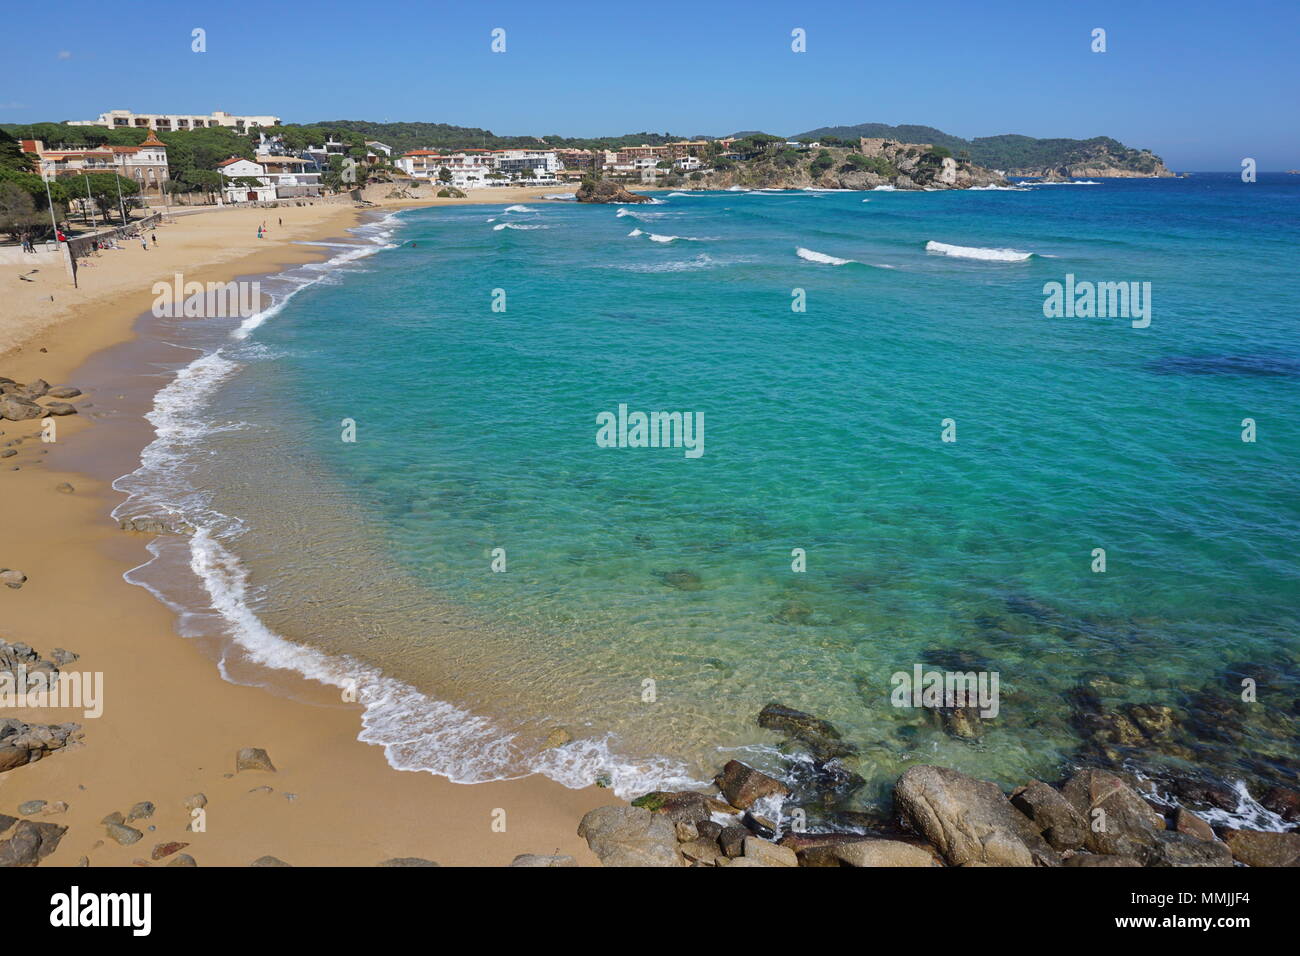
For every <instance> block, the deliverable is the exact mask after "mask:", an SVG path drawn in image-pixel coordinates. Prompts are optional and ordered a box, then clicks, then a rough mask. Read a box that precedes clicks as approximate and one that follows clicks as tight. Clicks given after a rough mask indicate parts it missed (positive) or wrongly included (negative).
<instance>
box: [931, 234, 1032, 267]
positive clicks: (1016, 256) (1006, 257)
mask: <svg viewBox="0 0 1300 956" xmlns="http://www.w3.org/2000/svg"><path fill="white" fill-rule="evenodd" d="M925 251H926V252H937V253H939V254H941V255H945V256H953V257H955V258H958V259H981V260H983V261H985V262H1024V261H1025V260H1026V259H1029V258H1032V257H1033V255H1034V254H1033V253H1032V252H1020V251H1019V250H1017V249H982V248H980V247H979V246H952V245H949V244H948V243H946V242H935V241H934V240H933V239H931V240H930V241H929V242H927V243H926V244H925Z"/></svg>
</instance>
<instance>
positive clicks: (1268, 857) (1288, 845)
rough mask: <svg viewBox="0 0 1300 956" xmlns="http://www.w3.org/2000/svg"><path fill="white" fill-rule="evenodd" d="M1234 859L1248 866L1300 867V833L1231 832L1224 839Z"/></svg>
mask: <svg viewBox="0 0 1300 956" xmlns="http://www.w3.org/2000/svg"><path fill="white" fill-rule="evenodd" d="M1223 839H1224V841H1225V842H1226V843H1227V844H1228V849H1229V850H1230V851H1231V853H1232V856H1233V858H1234V859H1236V860H1238V861H1240V862H1242V863H1245V864H1246V865H1247V866H1296V865H1300V833H1297V832H1295V831H1292V832H1290V833H1272V832H1268V831H1264V830H1229V831H1228V832H1227V833H1226V834H1224V837H1223Z"/></svg>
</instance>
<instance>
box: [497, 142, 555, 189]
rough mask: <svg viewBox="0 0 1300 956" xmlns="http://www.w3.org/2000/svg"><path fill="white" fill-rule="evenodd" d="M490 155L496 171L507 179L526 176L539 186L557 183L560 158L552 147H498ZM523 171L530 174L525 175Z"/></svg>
mask: <svg viewBox="0 0 1300 956" xmlns="http://www.w3.org/2000/svg"><path fill="white" fill-rule="evenodd" d="M492 155H493V157H494V163H495V167H496V172H498V173H500V174H501V175H503V176H505V177H507V178H508V179H524V178H528V180H529V182H532V183H535V184H537V185H539V186H550V185H555V184H557V183H559V178H558V176H557V174H558V173H559V171H560V159H559V157H558V156H557V155H556V153H555V150H553V149H498V150H494V151H493V154H492ZM525 171H528V172H529V173H531V176H529V177H525V176H524V172H525Z"/></svg>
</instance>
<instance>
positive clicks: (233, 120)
mask: <svg viewBox="0 0 1300 956" xmlns="http://www.w3.org/2000/svg"><path fill="white" fill-rule="evenodd" d="M68 125H69V126H103V127H104V128H105V129H154V130H160V131H166V130H191V129H205V128H213V127H218V126H224V127H227V128H229V129H233V130H235V131H236V132H239V133H246V132H248V131H250V130H254V129H257V128H258V127H262V126H279V125H280V117H278V116H236V115H234V114H232V113H225V112H222V111H221V110H217V111H216V112H215V113H208V114H206V115H205V114H199V113H134V112H132V111H131V110H109V111H108V112H107V113H100V114H99V119H93V120H70V121H69V122H68Z"/></svg>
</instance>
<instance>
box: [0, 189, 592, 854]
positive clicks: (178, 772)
mask: <svg viewBox="0 0 1300 956" xmlns="http://www.w3.org/2000/svg"><path fill="white" fill-rule="evenodd" d="M557 191H561V192H562V191H563V190H557V189H556V188H555V187H548V188H545V189H518V190H504V189H502V190H488V191H482V192H481V193H479V194H472V195H470V196H468V197H467V198H465V199H463V200H435V201H433V202H432V203H430V202H418V203H414V204H418V205H427V204H452V203H467V202H481V203H488V202H498V203H499V202H516V201H520V200H524V199H531V200H537V199H540V198H541V197H542V196H543V195H545V194H546V193H553V192H557ZM412 204H413V203H410V202H405V201H400V200H390V201H383V200H381V201H379V203H378V205H379V207H381V208H396V207H399V206H402V205H412ZM363 215H365V212H364V211H362V210H358V209H357V208H356V207H354V205H353V204H351V203H339V204H330V203H317V204H315V205H313V206H290V207H287V208H282V209H269V208H226V209H213V210H206V211H202V212H196V213H190V212H188V211H186V214H181V215H176V216H175V217H174V220H173V221H172V222H169V223H166V224H164V225H162V226H160V227H159V228H158V229H157V237H158V245H157V246H155V247H152V248H150V249H148V250H144V249H141V248H140V246H139V244H138V243H136V244H131V243H123V248H122V249H121V250H112V251H106V252H104V253H103V254H102V255H100V256H98V257H92V258H91V259H90V260H88V262H87V263H84V264H83V268H82V269H81V270H80V274H79V280H80V281H79V288H77V289H75V290H74V289H73V288H72V287H71V284H70V282H69V280H68V278H67V276H66V274H65V273H64V271H63V268H62V264H61V263H60V262H58V261H57V259H55V257H54V256H49V257H48V259H49V260H50V261H49V262H45V261H42V262H41V263H40V264H39V265H36V266H31V265H26V264H25V263H24V265H23V266H22V267H19V266H10V265H6V266H4V267H2V268H3V273H2V274H3V278H2V279H0V282H2V283H3V295H4V297H5V303H6V307H5V318H4V320H3V321H2V322H0V375H3V376H7V377H9V378H12V379H15V380H17V381H19V382H28V381H31V380H33V379H36V378H42V379H45V380H47V381H48V382H50V383H51V384H55V385H58V384H65V383H66V384H71V385H78V384H79V383H78V381H77V373H78V369H79V368H80V367H81V366H82V365H83V364H84V363H85V362H86V361H87V360H88V359H89V358H90V357H91V356H94V355H96V354H97V353H100V352H102V351H103V350H105V349H108V348H110V347H112V346H114V345H117V344H120V343H122V342H125V341H127V340H129V339H131V338H132V337H133V336H134V335H135V331H134V328H135V325H136V320H137V319H138V317H139V316H140V315H141V314H142V313H143V312H145V311H146V310H147V309H148V308H149V306H150V304H151V302H152V298H153V296H152V294H151V291H150V289H151V286H152V284H153V283H154V282H156V281H160V280H162V281H170V280H171V278H172V276H173V275H174V274H175V273H177V272H181V273H183V274H184V275H185V278H186V280H197V281H202V282H208V281H226V280H229V279H232V278H234V277H235V276H248V275H265V274H270V273H274V272H276V271H278V270H279V269H280V268H282V267H283V266H286V265H290V264H293V263H299V262H305V261H312V260H317V259H320V258H323V255H322V254H321V250H320V249H319V248H318V247H317V248H314V247H312V246H311V245H303V244H298V243H303V242H310V241H312V240H323V239H326V238H328V237H340V236H344V235H345V230H346V229H347V228H348V227H349V226H352V225H354V224H356V223H357V222H359V221H360V218H361V217H362V216H363ZM281 218H283V220H284V224H283V227H281V226H280V225H279V220H280V219H281ZM263 222H265V223H266V224H267V225H268V228H269V230H270V234H269V236H268V237H267V238H265V239H260V240H259V239H258V238H257V227H258V225H259V224H261V223H263ZM31 268H39V270H40V271H39V272H38V273H36V274H34V275H29V279H31V280H33V281H23V280H21V279H19V278H18V275H19V274H20V273H24V272H27V271H28V270H29V269H31ZM163 381H165V377H163V378H161V379H160V378H159V373H158V370H156V369H151V368H141V369H137V370H126V374H125V376H124V379H123V381H122V390H121V392H116V391H109V392H105V391H104V390H102V389H101V390H100V391H99V392H98V393H95V392H90V391H87V392H86V394H84V395H82V396H80V397H78V398H76V399H74V400H73V403H74V404H76V405H78V406H79V411H80V413H79V414H78V415H75V416H68V417H64V418H61V419H59V420H58V425H59V430H58V441H57V442H56V443H53V444H48V443H42V442H41V440H40V438H39V435H40V423H39V421H27V422H9V421H4V422H0V432H3V434H0V446H2V445H4V444H5V443H7V442H11V441H13V440H14V439H15V438H21V439H22V442H21V443H20V444H17V445H15V446H12V447H13V448H14V449H15V450H16V451H17V454H16V455H14V456H10V457H6V458H4V459H3V460H2V461H0V482H3V485H0V489H2V491H3V493H0V526H2V527H3V528H4V531H5V533H4V536H3V542H2V543H0V566H3V567H9V568H16V569H19V570H21V571H22V572H23V573H25V574H26V575H27V578H28V580H27V582H26V583H25V584H24V586H23V587H22V588H21V589H9V588H4V589H0V621H3V627H2V628H0V639H3V640H6V641H8V642H10V643H15V642H22V643H25V644H27V645H30V646H31V647H32V648H34V649H35V650H36V651H37V652H39V653H40V654H41V655H42V656H45V657H48V656H49V654H50V652H51V651H52V650H53V649H54V648H56V647H59V648H66V649H67V650H70V651H73V652H75V653H77V654H79V655H80V658H79V660H77V661H76V662H75V663H73V664H69V665H67V667H66V668H65V670H67V669H71V670H76V671H79V672H97V673H102V675H103V677H102V681H103V699H104V703H103V714H102V716H100V717H98V718H90V719H85V718H83V717H82V716H81V713H80V711H71V712H70V711H68V710H62V709H59V710H46V711H39V710H21V709H20V710H6V711H4V712H3V714H0V716H4V717H17V718H18V719H20V720H24V721H27V722H29V723H37V722H38V723H65V722H68V721H74V722H76V723H79V724H81V725H82V730H83V734H84V736H83V738H82V740H81V742H80V743H78V744H76V745H74V746H71V747H68V748H67V749H65V750H62V751H59V752H56V753H53V754H52V755H50V756H48V757H47V758H46V759H43V760H41V761H39V762H36V763H31V764H28V765H26V766H22V767H18V768H16V769H14V770H11V771H9V772H7V773H4V774H2V775H0V814H11V815H12V814H16V813H17V807H18V806H19V805H20V804H23V803H25V802H27V801H33V800H44V801H47V803H48V804H49V805H50V807H47V808H46V811H45V812H44V813H43V812H41V811H38V812H36V813H29V814H25V815H26V816H28V817H29V818H30V819H34V820H41V821H46V822H50V823H56V824H58V825H60V826H65V827H67V828H68V830H67V832H66V834H65V835H64V836H63V838H62V841H61V842H60V844H59V846H58V848H57V850H56V851H55V852H54V853H53V854H52V855H51V856H49V857H48V858H47V859H46V860H45V861H44V865H46V866H58V865H64V866H74V865H77V864H78V862H79V861H81V860H82V859H83V858H85V859H86V860H88V862H89V865H91V866H113V865H130V864H131V863H133V862H136V861H141V862H150V857H151V851H152V849H153V848H154V846H155V845H156V844H161V843H167V842H171V841H177V842H181V843H188V844H189V846H188V847H186V848H185V849H184V852H185V853H188V854H190V855H192V856H193V857H194V859H195V860H196V861H197V863H198V865H199V866H214V865H217V866H241V865H247V864H249V863H250V862H251V861H253V860H255V859H257V858H259V857H262V856H265V855H272V856H275V857H277V858H279V859H281V860H284V861H286V862H288V863H290V864H292V865H330V864H332V865H358V866H371V865H375V864H378V863H379V862H381V861H383V860H386V859H389V858H394V857H421V858H424V859H428V860H433V861H436V862H437V863H439V864H441V865H444V866H445V865H490V866H497V865H506V864H509V863H510V862H511V860H512V859H513V858H514V857H515V856H516V855H517V854H521V853H534V854H568V855H571V856H573V857H574V858H576V859H577V861H578V862H579V864H580V865H592V864H594V863H595V862H596V858H595V856H594V855H593V854H592V853H591V852H590V851H589V850H588V849H587V846H586V843H585V842H584V841H583V840H582V839H580V838H579V837H578V836H577V834H576V832H575V831H576V827H577V823H578V821H579V820H580V819H581V817H582V815H583V814H584V813H585V812H586V811H587V810H589V809H591V808H593V807H595V806H599V805H602V804H609V803H615V802H617V801H616V800H615V798H614V797H613V795H612V794H611V793H610V792H608V791H604V790H599V789H596V788H591V789H589V790H585V791H575V790H569V789H566V788H564V787H562V786H560V785H559V784H556V783H554V782H552V781H549V780H546V779H543V778H539V777H530V778H527V779H522V780H515V781H505V782H496V783H485V784H476V785H458V784H454V783H450V782H448V781H447V780H445V779H443V778H440V777H434V776H432V775H430V774H427V773H406V772H399V771H396V770H393V769H392V768H390V767H389V765H388V764H387V762H386V761H385V758H384V754H383V752H382V750H380V749H379V748H376V747H373V746H369V745H367V744H363V743H360V742H359V741H357V739H356V737H357V733H358V730H359V719H358V717H359V708H358V707H356V706H355V705H352V704H348V703H344V702H342V701H340V700H339V699H338V695H337V694H336V693H335V692H333V691H332V690H330V691H327V690H326V689H323V688H321V687H319V686H316V685H310V684H309V683H308V682H306V681H301V682H300V683H301V684H302V687H301V689H300V690H298V691H295V692H294V694H293V695H292V697H286V696H282V695H277V694H272V693H270V692H268V691H266V690H264V689H262V688H259V687H252V686H239V685H235V684H231V683H228V682H226V681H225V680H223V679H222V678H221V676H220V675H219V674H218V671H217V668H216V665H215V662H214V661H213V660H211V659H210V658H209V657H207V656H205V654H204V653H203V652H202V651H201V650H200V649H199V648H198V647H197V646H196V645H194V644H192V643H190V642H188V641H187V640H185V639H184V638H182V637H180V636H178V634H177V633H176V630H175V622H174V614H173V612H172V610H170V609H169V608H167V607H165V606H163V605H162V604H161V603H160V602H158V601H157V600H155V598H154V597H153V596H152V595H151V594H150V593H149V592H147V591H145V590H144V589H142V588H139V587H135V586H133V585H131V584H128V583H127V582H125V581H124V580H123V577H122V575H123V574H124V573H125V572H127V571H128V570H130V569H131V568H133V567H135V566H137V565H139V564H141V563H142V562H144V561H145V560H147V559H148V553H147V552H146V550H145V544H146V543H147V541H148V536H147V535H144V534H139V533H135V532H126V531H122V530H119V529H118V528H117V526H116V524H115V523H114V522H113V521H112V519H111V518H110V517H109V513H110V511H111V510H112V508H113V507H114V506H115V505H116V504H117V503H118V502H119V501H121V499H122V495H121V494H120V493H118V492H115V491H113V489H112V488H111V487H110V483H111V481H112V479H113V478H115V477H116V476H117V475H118V474H121V473H122V470H123V465H125V467H126V468H130V467H133V462H134V458H135V456H137V455H138V453H139V450H140V448H141V447H142V446H143V444H144V443H145V442H146V441H147V440H148V439H149V437H150V432H149V429H148V427H147V425H146V423H144V422H143V421H142V419H141V415H142V414H143V412H144V411H146V410H147V408H148V405H147V400H148V397H149V396H151V395H152V393H153V391H155V390H156V388H157V387H158V385H159V384H161V383H162V382H163ZM64 483H66V484H69V485H71V486H72V488H73V490H72V491H71V493H69V492H68V491H67V490H66V489H64V490H59V486H60V485H62V484H64ZM283 680H284V679H283V675H282V674H281V675H277V683H278V684H281V685H282V684H283ZM245 747H258V748H263V749H264V750H266V752H267V753H268V754H269V756H270V758H271V760H272V761H273V762H274V764H275V767H276V772H274V773H271V772H264V771H247V770H246V771H243V772H239V773H236V772H235V769H236V762H235V758H236V752H237V751H238V750H239V749H240V748H245ZM196 793H202V794H204V795H205V796H206V797H207V807H206V830H205V831H204V832H187V830H186V827H187V824H188V823H189V822H190V812H189V810H187V809H186V806H185V804H186V801H187V799H188V798H190V797H191V796H192V795H194V794H196ZM141 801H148V802H151V803H152V804H154V805H155V807H156V811H155V812H154V814H153V815H152V816H151V817H149V818H147V819H141V820H136V821H134V822H133V824H132V825H133V826H135V827H137V828H139V829H141V830H143V831H144V836H143V838H142V839H140V840H139V841H138V842H136V843H135V844H133V845H126V846H123V845H119V844H118V843H117V842H115V841H113V840H111V839H109V838H108V837H107V836H106V833H105V828H104V827H103V826H102V825H101V823H100V821H101V819H102V818H104V817H105V816H107V815H108V814H111V813H113V812H115V811H118V812H122V813H126V812H127V811H128V810H129V809H130V808H131V807H132V806H133V805H134V804H137V803H139V802H141ZM59 803H66V804H67V809H66V810H61V809H60V810H58V811H57V812H52V813H49V812H48V811H49V810H50V808H52V807H54V806H55V805H57V804H59ZM47 814H48V815H47ZM503 822H504V826H503V825H502V824H503ZM166 862H167V860H166V859H163V860H161V861H159V862H156V863H153V862H150V865H165V863H166Z"/></svg>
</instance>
